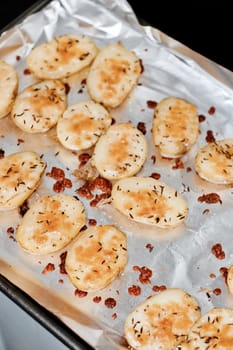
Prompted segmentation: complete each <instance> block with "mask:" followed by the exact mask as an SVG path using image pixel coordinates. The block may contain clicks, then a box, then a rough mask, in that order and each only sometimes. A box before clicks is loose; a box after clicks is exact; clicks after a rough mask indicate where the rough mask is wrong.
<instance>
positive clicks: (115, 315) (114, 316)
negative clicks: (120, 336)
mask: <svg viewBox="0 0 233 350" xmlns="http://www.w3.org/2000/svg"><path fill="white" fill-rule="evenodd" d="M116 318H117V314H116V313H115V312H114V314H112V319H113V320H115V319H116Z"/></svg>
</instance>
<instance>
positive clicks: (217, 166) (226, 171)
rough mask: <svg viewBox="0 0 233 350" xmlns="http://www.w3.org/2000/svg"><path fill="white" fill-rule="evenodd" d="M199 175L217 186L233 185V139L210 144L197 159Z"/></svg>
mask: <svg viewBox="0 0 233 350" xmlns="http://www.w3.org/2000/svg"><path fill="white" fill-rule="evenodd" d="M195 170H196V172H197V173H198V175H199V176H200V177H201V178H203V179H205V180H207V181H209V182H213V183H215V184H232V183H233V139H225V140H219V141H216V142H211V143H208V144H207V145H206V146H204V147H202V148H200V149H199V151H198V153H197V155H196V158H195Z"/></svg>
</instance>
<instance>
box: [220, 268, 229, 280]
mask: <svg viewBox="0 0 233 350" xmlns="http://www.w3.org/2000/svg"><path fill="white" fill-rule="evenodd" d="M219 272H220V273H221V276H222V278H223V279H224V281H225V283H226V284H227V276H228V268H227V267H224V266H223V267H220V269H219Z"/></svg>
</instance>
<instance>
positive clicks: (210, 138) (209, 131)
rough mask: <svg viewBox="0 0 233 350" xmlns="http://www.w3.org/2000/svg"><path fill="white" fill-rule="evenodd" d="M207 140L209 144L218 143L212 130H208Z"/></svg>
mask: <svg viewBox="0 0 233 350" xmlns="http://www.w3.org/2000/svg"><path fill="white" fill-rule="evenodd" d="M205 140H206V142H207V143H211V142H215V141H216V140H215V137H214V134H213V131H212V130H207V132H206V138H205Z"/></svg>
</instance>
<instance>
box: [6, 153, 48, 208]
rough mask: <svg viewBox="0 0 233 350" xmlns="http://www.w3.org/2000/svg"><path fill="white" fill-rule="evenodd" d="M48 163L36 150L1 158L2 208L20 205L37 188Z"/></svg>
mask: <svg viewBox="0 0 233 350" xmlns="http://www.w3.org/2000/svg"><path fill="white" fill-rule="evenodd" d="M45 167H46V164H45V163H44V162H42V161H41V159H40V157H39V156H38V155H37V154H36V153H34V152H18V153H13V154H10V155H9V156H6V157H5V158H2V159H0V210H4V209H13V208H16V207H18V206H20V205H21V204H22V203H23V202H24V201H25V200H26V199H27V198H28V197H29V196H30V195H31V193H32V192H33V191H34V190H35V189H36V188H37V186H38V185H39V183H40V179H41V177H42V175H43V172H44V170H45Z"/></svg>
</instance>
